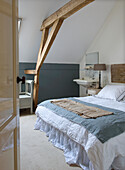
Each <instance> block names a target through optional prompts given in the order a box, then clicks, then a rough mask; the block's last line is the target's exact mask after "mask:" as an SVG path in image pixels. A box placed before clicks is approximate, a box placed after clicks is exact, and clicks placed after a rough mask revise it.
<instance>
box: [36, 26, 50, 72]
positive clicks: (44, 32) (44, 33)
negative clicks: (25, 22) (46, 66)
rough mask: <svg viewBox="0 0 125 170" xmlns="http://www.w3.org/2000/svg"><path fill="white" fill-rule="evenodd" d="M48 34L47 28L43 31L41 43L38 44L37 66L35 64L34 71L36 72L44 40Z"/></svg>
mask: <svg viewBox="0 0 125 170" xmlns="http://www.w3.org/2000/svg"><path fill="white" fill-rule="evenodd" d="M48 33H49V29H48V28H45V29H43V31H42V38H41V43H40V49H39V53H38V59H37V64H36V70H38V66H39V61H40V57H41V53H42V50H43V48H44V45H45V43H46V40H47V38H48Z"/></svg>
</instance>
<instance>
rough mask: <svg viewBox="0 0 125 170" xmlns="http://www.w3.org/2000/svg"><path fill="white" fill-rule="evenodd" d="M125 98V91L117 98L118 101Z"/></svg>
mask: <svg viewBox="0 0 125 170" xmlns="http://www.w3.org/2000/svg"><path fill="white" fill-rule="evenodd" d="M121 100H125V92H123V93H122V94H121V95H120V96H119V97H118V99H117V101H119V102H120V101H121Z"/></svg>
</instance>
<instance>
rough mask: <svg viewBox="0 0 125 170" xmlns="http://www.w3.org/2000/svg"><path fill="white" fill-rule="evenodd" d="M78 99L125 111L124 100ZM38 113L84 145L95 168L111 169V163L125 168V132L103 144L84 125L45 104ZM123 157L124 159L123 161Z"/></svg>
mask: <svg viewBox="0 0 125 170" xmlns="http://www.w3.org/2000/svg"><path fill="white" fill-rule="evenodd" d="M77 99H79V100H82V101H85V102H89V103H93V104H98V105H102V106H105V107H110V108H113V109H117V110H121V111H124V112H125V103H122V102H116V101H113V100H106V99H99V98H97V97H93V96H89V97H81V98H77ZM36 115H37V116H38V117H39V118H41V119H42V120H43V121H45V122H46V123H48V124H49V125H51V126H53V127H54V128H56V129H58V130H59V131H61V132H63V133H64V134H66V135H67V136H68V137H69V138H70V139H72V140H73V141H75V142H76V143H78V144H80V145H82V146H83V148H84V150H85V151H86V153H87V156H88V158H89V160H90V161H91V163H92V165H93V168H94V170H109V169H110V167H111V165H113V168H115V169H119V170H124V169H125V132H124V133H122V134H120V135H118V136H116V137H114V138H111V139H110V140H108V141H107V142H105V143H103V144H102V143H101V142H100V141H99V140H98V139H97V138H96V137H95V136H94V135H92V134H91V133H89V132H88V131H87V130H86V129H85V128H84V127H82V126H80V125H78V124H75V123H73V122H71V121H69V120H67V119H65V118H62V117H60V116H58V115H56V114H55V113H53V112H52V111H50V110H49V109H47V108H45V107H43V106H38V107H37V109H36ZM35 129H37V124H36V125H35ZM122 159H123V160H124V161H121V160H122ZM114 160H115V161H114ZM113 161H114V162H113Z"/></svg>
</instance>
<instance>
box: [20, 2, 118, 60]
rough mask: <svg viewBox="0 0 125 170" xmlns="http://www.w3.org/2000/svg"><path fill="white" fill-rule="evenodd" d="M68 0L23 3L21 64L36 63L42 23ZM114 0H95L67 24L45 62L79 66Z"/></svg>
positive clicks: (65, 23)
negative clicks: (76, 64) (77, 64)
mask: <svg viewBox="0 0 125 170" xmlns="http://www.w3.org/2000/svg"><path fill="white" fill-rule="evenodd" d="M66 2H68V0H61V1H60V0H20V1H19V17H22V18H23V21H22V25H21V29H20V34H19V61H20V62H36V61H37V54H38V50H39V47H40V41H41V35H42V32H40V27H41V24H42V21H43V20H44V19H45V18H46V17H48V16H49V15H50V14H51V13H53V12H54V11H56V10H57V9H58V8H60V7H61V6H63V5H64V4H65V3H66ZM114 2H115V0H108V1H105V0H95V2H93V3H92V4H90V5H88V6H86V7H85V8H83V9H81V10H80V11H78V12H77V13H76V14H74V15H73V16H71V17H70V18H68V19H67V20H66V21H64V23H63V25H62V28H61V30H60V31H59V34H58V35H57V38H56V40H55V42H54V44H53V46H52V48H51V50H50V52H49V54H48V56H47V58H46V60H45V62H46V63H80V61H81V59H82V57H83V54H84V53H85V52H86V50H87V49H88V47H89V46H90V44H91V42H92V41H93V39H94V38H95V36H96V35H97V33H98V31H99V29H100V28H101V27H102V25H103V23H104V21H105V19H106V18H107V16H108V15H109V13H110V11H111V9H112V7H113V6H114Z"/></svg>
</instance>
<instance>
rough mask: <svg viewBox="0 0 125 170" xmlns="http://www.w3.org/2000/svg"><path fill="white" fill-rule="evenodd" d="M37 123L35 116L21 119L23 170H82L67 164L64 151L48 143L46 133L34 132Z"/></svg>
mask: <svg viewBox="0 0 125 170" xmlns="http://www.w3.org/2000/svg"><path fill="white" fill-rule="evenodd" d="M35 121H36V115H34V114H33V115H28V114H27V113H25V114H23V115H21V117H20V131H21V134H20V138H21V146H20V154H21V155H20V159H21V160H20V163H21V170H80V169H81V168H79V167H71V166H69V165H68V164H66V162H65V158H64V155H63V151H61V150H59V149H57V148H55V147H54V146H53V145H52V144H51V142H48V138H47V137H46V135H45V133H44V132H40V131H37V130H33V128H34V124H35Z"/></svg>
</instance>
